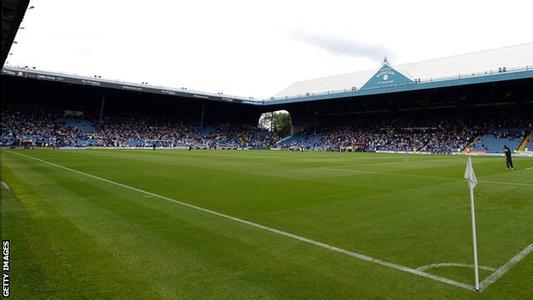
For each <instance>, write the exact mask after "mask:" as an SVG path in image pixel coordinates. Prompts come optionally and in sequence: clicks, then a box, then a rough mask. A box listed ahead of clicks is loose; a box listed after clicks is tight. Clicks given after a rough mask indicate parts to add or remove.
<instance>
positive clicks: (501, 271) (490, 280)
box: [479, 243, 533, 292]
mask: <svg viewBox="0 0 533 300" xmlns="http://www.w3.org/2000/svg"><path fill="white" fill-rule="evenodd" d="M531 252H533V243H531V244H529V246H527V247H526V248H524V249H523V250H522V251H520V252H518V254H516V255H515V256H513V258H511V259H510V260H509V261H508V262H506V263H505V264H504V265H503V266H501V267H499V268H498V269H497V270H496V271H495V272H494V273H492V274H490V275H489V277H487V278H485V279H484V280H483V281H482V282H481V283H480V284H479V291H480V292H481V291H483V290H485V289H486V288H487V287H489V285H491V284H493V283H494V282H496V280H498V279H499V278H500V277H502V276H503V275H504V274H505V273H507V271H509V270H510V269H511V267H513V266H514V265H516V264H517V263H519V262H520V261H521V260H522V259H523V258H524V257H526V256H527V255H528V254H529V253H531Z"/></svg>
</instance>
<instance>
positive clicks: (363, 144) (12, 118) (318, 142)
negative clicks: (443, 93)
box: [1, 112, 531, 153]
mask: <svg viewBox="0 0 533 300" xmlns="http://www.w3.org/2000/svg"><path fill="white" fill-rule="evenodd" d="M84 122H86V123H89V124H92V126H85V127H84V128H82V127H80V126H75V125H72V124H76V123H69V122H68V119H65V118H61V117H59V116H54V115H46V114H41V115H40V116H36V115H30V114H24V113H16V112H15V113H12V112H11V113H10V112H2V134H1V145H2V146H4V147H5V146H7V147H9V146H22V147H86V146H93V147H102V146H104V147H153V146H154V145H155V146H156V147H191V148H270V147H281V148H285V149H292V150H302V151H423V152H433V153H451V152H457V151H463V150H464V149H465V148H466V147H467V145H469V143H471V142H472V141H473V140H474V138H475V137H477V136H479V135H482V134H484V135H486V134H492V135H494V136H495V137H497V138H510V137H511V138H519V137H523V136H525V135H526V134H528V133H529V132H530V131H531V128H530V127H529V126H530V124H531V116H528V115H521V114H511V115H510V114H506V113H503V112H495V113H493V114H491V113H486V112H483V113H479V114H477V115H476V114H474V115H472V114H471V113H465V112H463V113H452V112H447V113H432V114H424V113H416V114H403V115H373V114H368V115H359V116H357V117H353V116H351V117H349V118H335V119H334V120H332V119H322V120H321V121H319V122H318V123H317V125H316V126H314V127H312V128H308V129H306V130H304V131H302V132H300V133H298V134H295V135H293V136H292V137H290V138H288V139H285V140H282V141H280V142H279V143H276V142H277V141H279V140H280V139H279V137H277V136H276V135H275V134H274V133H273V132H270V131H268V130H265V129H261V128H258V127H257V125H252V124H240V123H218V124H202V125H200V124H195V123H192V122H186V121H183V120H176V119H173V118H171V117H164V116H148V115H141V114H137V115H133V114H130V115H121V116H118V115H116V116H108V117H106V118H104V119H103V120H102V121H101V122H98V121H96V119H87V120H84ZM78 123H79V122H78Z"/></svg>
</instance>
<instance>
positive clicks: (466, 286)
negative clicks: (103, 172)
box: [8, 151, 474, 290]
mask: <svg viewBox="0 0 533 300" xmlns="http://www.w3.org/2000/svg"><path fill="white" fill-rule="evenodd" d="M8 152H10V153H13V154H16V155H19V156H22V157H25V158H27V159H32V160H36V161H39V162H42V163H44V164H48V165H50V166H54V167H56V168H60V169H63V170H67V171H70V172H73V173H77V174H80V175H84V176H87V177H90V178H93V179H96V180H100V181H103V182H107V183H110V184H114V185H117V186H120V187H122V188H125V189H129V190H132V191H136V192H139V193H143V194H146V195H150V196H153V197H156V198H159V199H162V200H166V201H169V202H172V203H175V204H179V205H182V206H185V207H189V208H192V209H196V210H199V211H202V212H205V213H208V214H212V215H216V216H219V217H222V218H226V219H229V220H232V221H235V222H238V223H241V224H246V225H249V226H252V227H256V228H260V229H263V230H266V231H269V232H272V233H276V234H279V235H282V236H285V237H288V238H291V239H294V240H298V241H301V242H304V243H307V244H311V245H314V246H317V247H320V248H324V249H327V250H330V251H334V252H338V253H342V254H345V255H348V256H351V257H355V258H357V259H360V260H364V261H367V262H370V263H374V264H377V265H381V266H385V267H389V268H391V269H396V270H400V271H403V272H406V273H411V274H414V275H418V276H420V277H424V278H428V279H432V280H435V281H439V282H442V283H446V284H449V285H453V286H456V287H460V288H464V289H467V290H473V289H474V287H473V286H472V285H469V284H466V283H462V282H458V281H455V280H452V279H448V278H444V277H440V276H437V275H433V274H430V273H426V272H423V271H419V270H416V269H413V268H410V267H406V266H402V265H398V264H395V263H391V262H388V261H384V260H381V259H377V258H373V257H370V256H367V255H364V254H360V253H356V252H353V251H349V250H346V249H342V248H338V247H335V246H331V245H328V244H325V243H322V242H318V241H314V240H311V239H308V238H305V237H302V236H299V235H296V234H293V233H289V232H286V231H282V230H279V229H275V228H271V227H267V226H264V225H260V224H257V223H253V222H250V221H246V220H243V219H239V218H235V217H232V216H229V215H226V214H223V213H219V212H216V211H214V210H210V209H207V208H202V207H199V206H196V205H192V204H189V203H186V202H181V201H178V200H175V199H172V198H168V197H165V196H161V195H158V194H154V193H152V192H147V191H144V190H141V189H138V188H135V187H131V186H128V185H125V184H122V183H119V182H115V181H112V180H109V179H105V178H102V177H98V176H95V175H91V174H88V173H84V172H81V171H78V170H74V169H71V168H68V167H65V166H62V165H58V164H55V163H52V162H49V161H46V160H42V159H39V158H36V157H33V156H30V155H26V154H22V153H18V152H12V151H8Z"/></svg>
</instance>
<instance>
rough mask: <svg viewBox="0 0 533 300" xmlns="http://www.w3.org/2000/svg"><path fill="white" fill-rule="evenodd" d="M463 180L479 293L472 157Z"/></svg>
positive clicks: (476, 283)
mask: <svg viewBox="0 0 533 300" xmlns="http://www.w3.org/2000/svg"><path fill="white" fill-rule="evenodd" d="M465 179H466V180H467V181H468V188H469V189H470V214H471V217H472V248H473V251H474V280H475V284H474V289H475V290H476V291H479V266H478V260H477V236H476V211H475V207H474V187H475V186H476V185H477V178H476V174H475V173H474V168H473V167H472V157H471V156H469V157H468V161H467V163H466V171H465Z"/></svg>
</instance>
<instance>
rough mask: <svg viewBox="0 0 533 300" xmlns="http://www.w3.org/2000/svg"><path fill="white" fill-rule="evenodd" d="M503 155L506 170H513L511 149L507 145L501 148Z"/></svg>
mask: <svg viewBox="0 0 533 300" xmlns="http://www.w3.org/2000/svg"><path fill="white" fill-rule="evenodd" d="M503 153H504V154H505V163H506V164H507V169H511V170H513V169H514V167H513V159H512V157H511V149H509V147H507V145H505V146H503Z"/></svg>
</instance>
